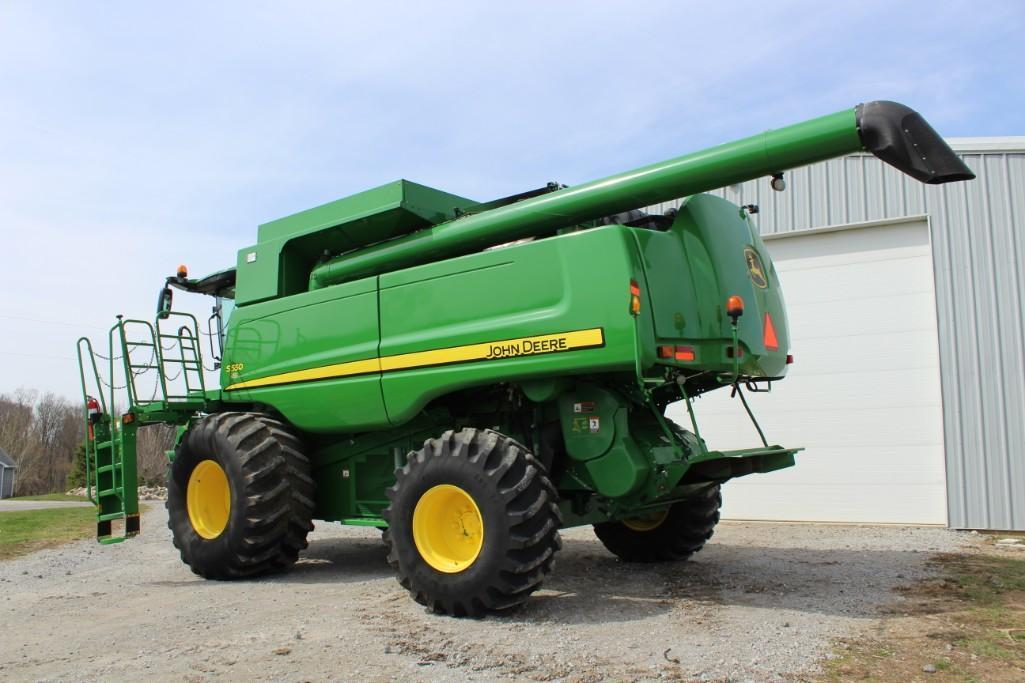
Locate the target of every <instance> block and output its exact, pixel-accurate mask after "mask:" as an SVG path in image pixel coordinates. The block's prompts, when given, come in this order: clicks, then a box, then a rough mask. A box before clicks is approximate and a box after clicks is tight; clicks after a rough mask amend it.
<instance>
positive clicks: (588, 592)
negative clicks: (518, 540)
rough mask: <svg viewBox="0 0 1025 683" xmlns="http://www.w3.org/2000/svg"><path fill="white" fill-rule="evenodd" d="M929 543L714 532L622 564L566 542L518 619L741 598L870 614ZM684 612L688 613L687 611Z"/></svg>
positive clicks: (600, 615)
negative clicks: (838, 542) (771, 543)
mask: <svg viewBox="0 0 1025 683" xmlns="http://www.w3.org/2000/svg"><path fill="white" fill-rule="evenodd" d="M932 556H933V554H932V553H928V552H915V551H898V550H859V549H854V548H844V549H831V550H823V549H810V548H772V547H763V546H750V545H725V544H722V543H716V542H714V541H713V542H711V543H710V544H709V545H708V546H706V547H705V549H704V550H702V551H701V552H700V553H698V554H696V555H694V557H692V558H691V559H690V560H688V561H686V562H674V563H665V564H628V563H625V562H621V561H619V560H618V559H616V558H615V557H613V556H612V555H609V554H608V553H605V552H604V551H601V550H599V551H597V552H596V548H595V545H594V543H589V542H586V541H579V540H569V541H566V542H565V546H564V548H563V551H562V552H561V553H560V554H559V557H558V560H557V561H556V568H555V572H554V573H553V574H552V575H551V576H550V577H549V578H548V579H546V580H545V584H544V588H543V590H542V592H540V593H536V594H535V595H534V596H533V597H532V598H531V600H529V601H528V602H527V603H526V604H525V605H524V606H523V607H522V608H521V609H519V610H517V611H516V612H514V613H511V614H509V615H508V616H503V617H500V618H503V619H509V620H512V621H523V622H551V623H569V624H572V623H595V622H596V621H633V620H638V619H644V618H647V617H651V616H654V615H657V614H661V613H664V612H667V611H670V610H675V611H678V612H679V613H680V615H681V618H683V619H687V618H692V619H695V620H700V619H701V618H702V613H703V612H705V611H707V610H705V609H701V608H702V607H705V608H707V607H715V606H731V607H735V606H746V607H752V608H757V609H767V610H793V611H798V612H810V613H819V614H823V615H830V616H845V617H855V618H858V617H864V618H870V617H876V616H878V615H879V609H880V607H881V606H882V605H883V604H885V603H886V602H888V601H889V600H890V599H896V596H895V595H892V596H891V592H892V591H893V589H894V588H896V587H898V586H900V585H903V584H907V583H909V582H910V581H911V580H912V579H913V578H917V576H919V575H920V572H921V571H922V568H923V567H924V565H925V564H926V562H927V561H928V559H929V558H930V557H932ZM688 612H690V613H691V614H688Z"/></svg>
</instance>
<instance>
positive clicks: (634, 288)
mask: <svg viewBox="0 0 1025 683" xmlns="http://www.w3.org/2000/svg"><path fill="white" fill-rule="evenodd" d="M630 295H631V296H640V295H641V287H640V285H638V284H637V280H630Z"/></svg>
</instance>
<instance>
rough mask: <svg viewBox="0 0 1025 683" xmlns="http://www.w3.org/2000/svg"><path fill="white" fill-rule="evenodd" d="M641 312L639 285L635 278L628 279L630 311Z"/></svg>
mask: <svg viewBox="0 0 1025 683" xmlns="http://www.w3.org/2000/svg"><path fill="white" fill-rule="evenodd" d="M640 312H641V287H640V285H638V284H637V280H630V313H631V314H632V315H639V314H640Z"/></svg>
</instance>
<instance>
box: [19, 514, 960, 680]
mask: <svg viewBox="0 0 1025 683" xmlns="http://www.w3.org/2000/svg"><path fill="white" fill-rule="evenodd" d="M165 521H166V516H165V513H164V511H163V509H162V507H159V506H158V504H155V505H153V506H151V508H150V509H149V510H148V511H147V512H146V514H145V516H144V518H143V535H142V536H140V537H139V538H137V539H134V540H132V541H131V542H127V543H122V544H119V545H115V546H98V545H96V544H95V543H93V542H89V541H82V542H76V543H72V544H69V545H66V546H63V547H61V548H56V549H50V550H44V551H40V552H38V553H35V554H32V555H30V556H26V557H24V558H20V559H16V560H12V561H8V562H4V563H0V679H3V680H19V681H20V680H67V681H78V680H137V679H140V678H142V677H146V678H149V679H151V680H177V681H181V680H187V681H205V680H213V679H218V678H220V679H222V680H274V681H327V680H352V681H355V680H359V681H379V680H380V681H383V680H396V679H401V680H451V681H463V680H478V681H482V680H495V679H515V680H567V681H596V680H654V679H670V680H717V681H725V680H730V681H777V680H794V679H795V678H796V679H803V678H805V677H806V676H809V675H812V674H814V672H815V671H817V670H818V667H819V666H820V664H821V663H822V661H823V658H825V657H826V656H827V655H828V656H832V655H830V652H831V650H832V648H833V646H834V644H835V643H836V642H837V639H851V638H857V637H858V634H860V633H865V634H868V633H870V632H871V629H872V628H873V625H875V624H877V623H878V618H879V616H880V614H881V613H882V611H883V610H884V609H892V605H893V604H894V602H895V601H900V600H902V599H904V598H902V597H901V596H900V594H899V592H898V589H905V588H906V587H908V586H910V585H912V584H913V583H914V582H916V581H919V580H921V579H927V578H930V577H933V576H934V575H935V572H936V569H935V567H934V566H933V565H931V564H930V562H929V560H930V558H932V557H934V556H935V555H936V554H937V553H944V552H952V551H956V550H958V549H959V548H961V547H963V546H964V545H965V544H971V543H977V542H978V541H977V540H976V539H977V537H973V536H971V535H969V534H964V533H957V532H952V531H948V530H945V529H936V528H910V529H909V528H897V527H843V526H825V525H787V524H764V523H737V522H733V523H723V524H721V525H720V527H719V529H718V531H717V533H716V536H715V538H713V540H712V542H711V543H710V544H709V545H708V546H707V547H706V548H705V550H703V551H702V552H701V553H699V554H698V555H696V556H695V557H694V559H692V560H691V561H690V562H686V563H680V564H666V565H646V566H638V565H627V564H623V563H620V562H618V561H617V560H616V559H615V558H614V557H613V556H612V555H610V554H609V553H607V552H606V551H605V550H604V548H603V547H602V546H601V545H600V544H599V543H598V542H597V540H595V538H594V536H593V534H592V533H591V531H590V529H576V530H571V531H568V532H565V533H564V536H563V538H564V542H565V546H564V549H563V551H562V552H561V553H560V555H559V559H558V562H557V566H556V569H555V573H554V575H553V576H552V577H551V578H550V579H549V580H548V581H547V582H546V584H545V587H544V589H543V590H542V591H540V592H539V593H537V594H535V595H534V597H533V598H532V599H531V600H530V601H529V603H528V604H527V605H526V606H525V607H523V608H521V609H519V610H518V611H516V612H514V613H512V614H509V615H505V616H500V617H489V618H487V619H483V620H477V621H474V620H457V619H452V618H447V617H438V616H434V615H431V614H428V613H425V611H424V610H423V608H421V607H420V606H418V605H417V604H415V603H414V602H413V601H412V600H411V599H409V597H408V596H407V595H406V593H405V592H404V591H403V590H402V589H401V588H400V587H399V585H398V583H397V582H396V581H395V579H394V578H393V576H392V573H391V570H390V569H389V567H388V565H387V563H386V562H385V551H384V546H383V544H382V542H381V540H380V533H379V532H378V531H376V530H374V529H359V528H351V527H340V526H337V525H332V524H326V523H320V524H318V528H317V531H316V532H314V534H313V535H312V536H311V544H310V548H309V550H308V551H307V552H306V553H305V554H304V556H303V557H302V559H301V560H300V562H299V564H298V565H297V566H296V567H295V569H294V570H293V571H292V572H290V573H288V574H285V575H281V576H276V577H271V578H266V579H261V580H257V581H248V582H234V583H218V582H208V581H203V580H202V579H199V578H198V577H195V576H194V575H193V574H192V573H191V572H189V570H188V568H186V567H185V566H184V565H182V564H181V563H180V562H179V560H178V557H177V553H176V551H175V550H174V549H173V548H172V546H171V542H170V534H169V532H168V531H167V529H166V527H165Z"/></svg>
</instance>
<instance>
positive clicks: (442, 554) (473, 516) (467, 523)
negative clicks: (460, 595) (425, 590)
mask: <svg viewBox="0 0 1025 683" xmlns="http://www.w3.org/2000/svg"><path fill="white" fill-rule="evenodd" d="M413 542H414V543H416V549H417V550H418V551H419V552H420V557H422V558H424V561H425V562H426V563H427V564H429V565H431V566H432V567H434V568H435V569H437V570H438V571H439V572H445V573H446V574H457V573H459V572H461V571H464V570H466V569H468V568H469V567H470V565H472V564H473V563H474V561H475V560H476V559H477V556H478V555H480V549H481V547H483V545H484V518H483V517H481V514H480V508H478V507H477V503H476V502H474V500H473V497H472V496H471V495H470V494H469V493H467V492H466V491H464V490H463V489H461V488H459V487H458V486H452V485H451V484H439V485H438V486H435V487H433V488H430V489H428V490H427V491H426V492H425V493H424V494H423V495H422V496H420V500H418V501H417V503H416V508H415V509H414V510H413Z"/></svg>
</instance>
